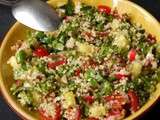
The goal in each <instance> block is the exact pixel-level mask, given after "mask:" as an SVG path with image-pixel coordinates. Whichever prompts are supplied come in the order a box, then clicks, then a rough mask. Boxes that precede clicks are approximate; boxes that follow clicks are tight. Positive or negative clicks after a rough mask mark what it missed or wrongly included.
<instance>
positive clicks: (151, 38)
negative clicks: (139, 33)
mask: <svg viewBox="0 0 160 120" xmlns="http://www.w3.org/2000/svg"><path fill="white" fill-rule="evenodd" d="M147 40H148V42H149V43H151V44H154V43H155V42H156V37H155V36H153V35H152V34H148V36H147Z"/></svg>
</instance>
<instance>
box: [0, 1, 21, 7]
mask: <svg viewBox="0 0 160 120" xmlns="http://www.w3.org/2000/svg"><path fill="white" fill-rule="evenodd" d="M17 1H19V0H0V4H2V5H6V6H12V5H14V4H15V3H17Z"/></svg>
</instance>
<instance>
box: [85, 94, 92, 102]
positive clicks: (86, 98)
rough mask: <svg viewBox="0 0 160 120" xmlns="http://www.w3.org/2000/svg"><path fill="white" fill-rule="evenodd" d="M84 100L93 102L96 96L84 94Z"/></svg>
mask: <svg viewBox="0 0 160 120" xmlns="http://www.w3.org/2000/svg"><path fill="white" fill-rule="evenodd" d="M84 100H85V101H86V102H87V103H89V104H92V103H93V102H94V96H90V95H88V96H84Z"/></svg>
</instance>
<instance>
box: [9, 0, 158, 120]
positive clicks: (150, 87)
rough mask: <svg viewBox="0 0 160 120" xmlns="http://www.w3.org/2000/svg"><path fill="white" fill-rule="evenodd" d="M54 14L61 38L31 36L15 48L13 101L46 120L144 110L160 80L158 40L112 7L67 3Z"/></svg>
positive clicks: (111, 117) (112, 117)
mask: <svg viewBox="0 0 160 120" xmlns="http://www.w3.org/2000/svg"><path fill="white" fill-rule="evenodd" d="M57 12H58V13H59V15H60V16H61V17H62V19H63V21H62V24H61V25H60V27H59V28H58V30H56V31H54V32H40V31H29V32H28V34H27V39H26V40H23V41H22V40H19V41H18V42H17V43H16V44H15V45H14V46H12V47H11V49H12V50H13V51H15V55H13V56H12V57H11V58H10V59H9V60H8V64H10V65H11V66H12V68H13V76H14V80H15V83H14V84H13V85H12V86H11V88H10V91H11V94H12V95H13V96H15V97H16V99H17V101H18V102H19V103H20V104H21V105H22V106H24V107H27V108H28V109H29V110H31V111H36V112H37V113H38V114H39V116H40V118H41V119H42V120H120V119H124V118H125V117H127V116H129V115H130V114H133V113H134V112H136V111H137V110H139V109H140V108H141V107H142V106H143V105H144V104H145V103H146V102H147V101H148V100H149V99H150V98H151V94H152V93H153V92H154V91H155V90H156V84H157V83H158V82H159V78H160V44H159V43H156V37H155V36H154V35H152V34H150V33H148V32H146V31H145V29H143V27H142V26H141V25H140V24H137V23H134V22H132V19H131V16H129V15H128V14H126V13H124V14H120V13H118V11H117V10H116V9H111V8H109V7H108V6H104V5H99V6H98V7H97V8H96V7H92V6H88V5H85V4H79V5H74V4H73V3H72V1H71V0H69V1H68V3H67V4H66V5H64V6H62V7H60V8H57Z"/></svg>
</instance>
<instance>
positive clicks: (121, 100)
mask: <svg viewBox="0 0 160 120" xmlns="http://www.w3.org/2000/svg"><path fill="white" fill-rule="evenodd" d="M104 99H105V100H106V101H107V102H110V101H111V102H112V103H113V102H114V101H115V103H116V105H118V104H117V103H119V105H124V104H126V102H127V98H126V97H125V96H124V95H121V94H118V93H117V94H115V93H114V94H112V95H109V96H105V97H104Z"/></svg>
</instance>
